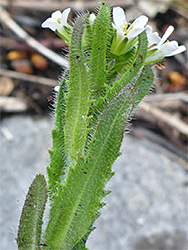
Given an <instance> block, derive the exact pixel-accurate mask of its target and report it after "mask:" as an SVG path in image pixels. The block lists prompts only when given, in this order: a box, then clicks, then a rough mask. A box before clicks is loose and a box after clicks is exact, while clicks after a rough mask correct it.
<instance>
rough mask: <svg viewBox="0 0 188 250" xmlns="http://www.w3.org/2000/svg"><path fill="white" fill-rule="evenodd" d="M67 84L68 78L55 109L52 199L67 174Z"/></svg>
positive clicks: (49, 171) (50, 172)
mask: <svg viewBox="0 0 188 250" xmlns="http://www.w3.org/2000/svg"><path fill="white" fill-rule="evenodd" d="M65 82H66V76H65V78H64V79H63V81H62V84H61V86H60V89H59V92H58V96H57V101H56V109H55V128H54V129H53V130H52V140H53V145H52V150H49V154H50V166H49V167H47V172H48V192H49V196H50V198H52V197H53V196H54V195H55V193H56V191H57V183H64V182H65V178H66V173H67V164H66V157H65V152H64V147H65V146H64V133H63V128H64V124H65V108H66V107H65V87H66V86H65Z"/></svg>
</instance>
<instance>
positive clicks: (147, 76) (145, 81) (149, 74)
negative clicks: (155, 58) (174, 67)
mask: <svg viewBox="0 0 188 250" xmlns="http://www.w3.org/2000/svg"><path fill="white" fill-rule="evenodd" d="M153 80H154V75H153V71H152V69H151V66H150V65H147V66H145V67H144V69H143V71H142V73H141V75H140V77H139V79H138V80H137V82H136V84H135V85H134V90H135V91H134V92H135V95H134V108H135V107H136V106H137V105H138V104H139V103H140V102H141V100H142V99H143V98H144V97H145V96H146V95H147V93H148V92H149V90H150V88H151V86H152V84H153Z"/></svg>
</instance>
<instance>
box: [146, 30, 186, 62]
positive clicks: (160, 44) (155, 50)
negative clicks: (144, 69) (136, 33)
mask: <svg viewBox="0 0 188 250" xmlns="http://www.w3.org/2000/svg"><path fill="white" fill-rule="evenodd" d="M173 31H174V27H173V26H169V27H168V29H167V30H166V32H165V33H164V35H163V36H162V38H160V37H159V36H158V34H157V32H154V33H152V28H151V27H150V26H147V27H146V34H147V38H148V56H147V58H146V60H145V62H146V63H153V62H157V61H161V60H163V59H164V58H165V57H169V56H174V55H177V54H179V53H182V52H184V51H185V50H186V48H185V46H184V45H181V46H179V45H178V43H177V42H176V41H171V42H169V41H167V39H168V37H169V36H170V35H171V34H172V32H173Z"/></svg>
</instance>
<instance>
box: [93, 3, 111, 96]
mask: <svg viewBox="0 0 188 250" xmlns="http://www.w3.org/2000/svg"><path fill="white" fill-rule="evenodd" d="M110 13H111V10H110V7H109V6H108V5H107V4H105V3H102V4H101V7H100V9H99V12H98V15H97V18H96V21H95V27H94V32H93V43H92V50H91V55H90V62H89V77H90V79H91V90H92V91H93V92H92V96H93V98H95V97H96V98H97V97H99V96H100V95H101V93H102V92H103V91H104V90H105V86H104V83H105V81H106V50H107V39H108V31H109V27H110Z"/></svg>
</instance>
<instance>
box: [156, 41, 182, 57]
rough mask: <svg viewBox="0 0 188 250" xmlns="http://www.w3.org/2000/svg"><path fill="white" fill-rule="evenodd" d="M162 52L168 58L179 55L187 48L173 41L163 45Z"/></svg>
mask: <svg viewBox="0 0 188 250" xmlns="http://www.w3.org/2000/svg"><path fill="white" fill-rule="evenodd" d="M160 50H161V51H162V53H163V54H164V56H165V57H168V56H174V55H177V54H179V53H182V52H184V51H185V50H186V48H185V46H183V45H182V46H178V43H177V42H176V41H171V42H168V43H165V44H163V45H162V46H161V48H160Z"/></svg>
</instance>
